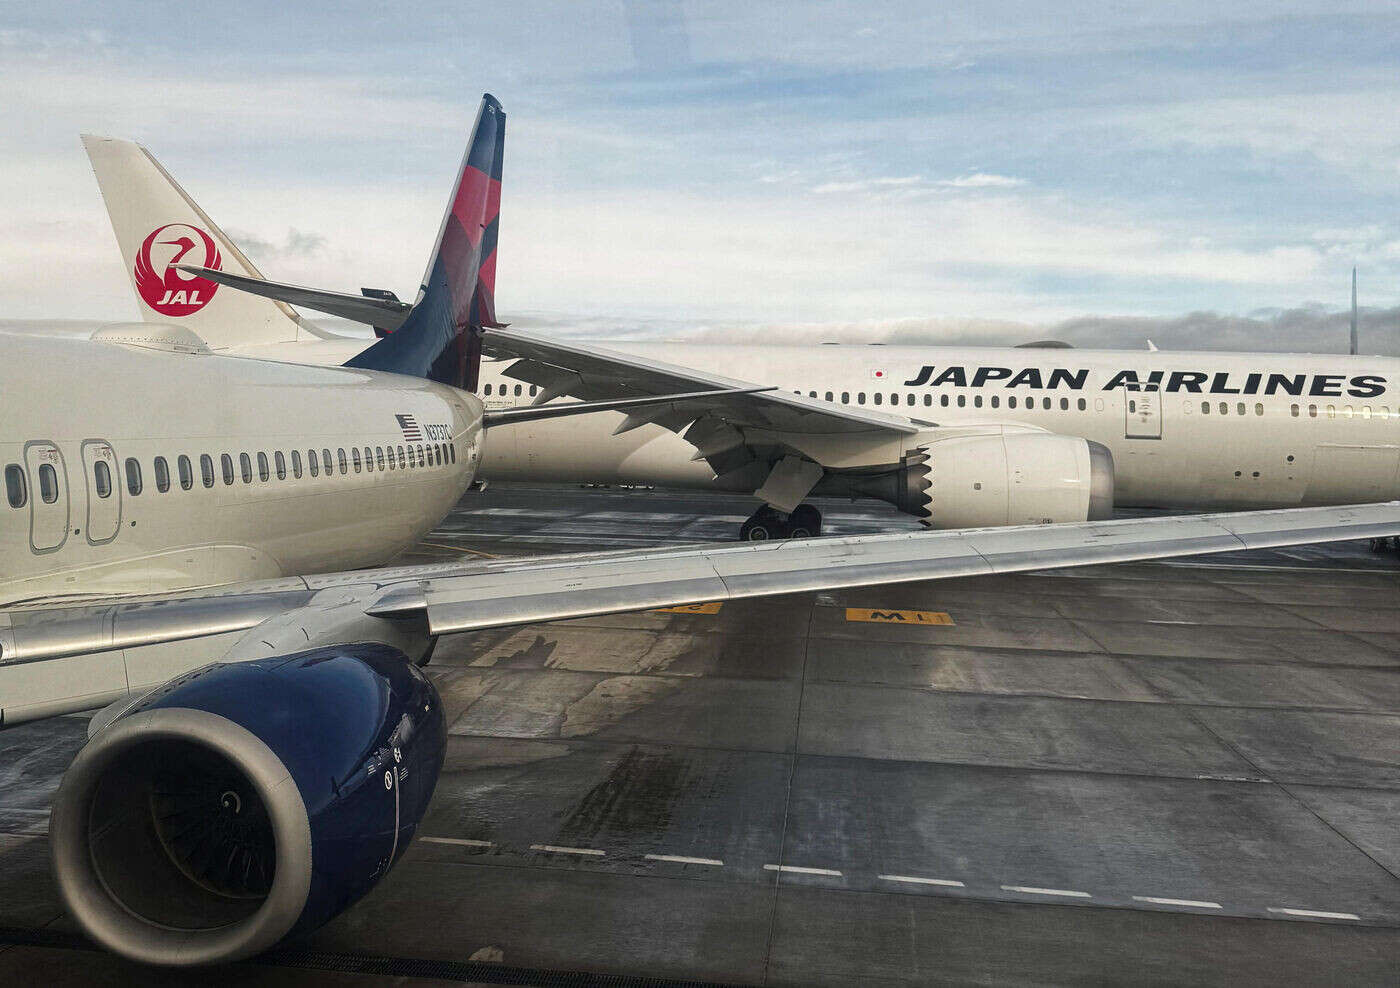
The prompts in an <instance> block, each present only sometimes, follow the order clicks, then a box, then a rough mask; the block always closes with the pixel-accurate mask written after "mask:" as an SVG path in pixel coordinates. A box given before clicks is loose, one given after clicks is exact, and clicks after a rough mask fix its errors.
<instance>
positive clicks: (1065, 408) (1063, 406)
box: [1060, 398, 1069, 412]
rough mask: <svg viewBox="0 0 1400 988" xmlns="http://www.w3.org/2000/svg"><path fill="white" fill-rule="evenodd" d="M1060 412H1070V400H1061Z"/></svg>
mask: <svg viewBox="0 0 1400 988" xmlns="http://www.w3.org/2000/svg"><path fill="white" fill-rule="evenodd" d="M1060 411H1062V412H1067V411H1069V399H1068V398H1061V399H1060Z"/></svg>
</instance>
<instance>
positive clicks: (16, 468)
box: [5, 463, 29, 508]
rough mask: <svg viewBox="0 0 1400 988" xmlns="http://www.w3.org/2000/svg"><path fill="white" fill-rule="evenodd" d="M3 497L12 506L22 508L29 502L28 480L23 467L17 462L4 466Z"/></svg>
mask: <svg viewBox="0 0 1400 988" xmlns="http://www.w3.org/2000/svg"><path fill="white" fill-rule="evenodd" d="M5 497H6V499H7V500H8V501H9V502H10V507H12V508H22V507H24V506H25V505H26V504H28V503H29V482H28V479H27V478H26V476H25V473H24V467H22V466H20V465H19V464H18V463H11V464H9V465H8V466H6V467H5Z"/></svg>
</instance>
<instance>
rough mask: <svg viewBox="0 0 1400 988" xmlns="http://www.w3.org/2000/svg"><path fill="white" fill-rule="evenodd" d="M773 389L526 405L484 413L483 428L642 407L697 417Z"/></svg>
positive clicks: (728, 390) (737, 389)
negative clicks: (719, 403)
mask: <svg viewBox="0 0 1400 988" xmlns="http://www.w3.org/2000/svg"><path fill="white" fill-rule="evenodd" d="M774 390H776V388H775V387H774V386H771V385H770V386H769V387H766V388H725V389H722V390H719V391H691V392H688V393H686V394H675V395H645V396H643V397H641V398H614V399H612V400H609V401H571V402H568V403H567V404H563V405H527V406H525V407H523V408H503V409H500V410H498V411H493V412H487V413H486V414H485V416H484V420H483V423H482V424H483V425H485V426H486V427H487V428H488V429H489V428H491V427H492V426H497V425H509V424H511V423H518V422H538V421H539V420H540V419H557V418H563V417H564V416H566V415H587V414H588V413H590V412H611V411H615V410H618V409H622V408H645V407H649V406H652V405H681V404H689V405H695V406H696V414H697V415H698V414H699V413H700V411H701V409H702V408H703V407H707V406H709V405H713V404H715V401H714V399H716V398H727V397H730V396H732V395H751V394H758V393H759V392H761V391H774Z"/></svg>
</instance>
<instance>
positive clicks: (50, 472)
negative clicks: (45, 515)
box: [39, 463, 112, 504]
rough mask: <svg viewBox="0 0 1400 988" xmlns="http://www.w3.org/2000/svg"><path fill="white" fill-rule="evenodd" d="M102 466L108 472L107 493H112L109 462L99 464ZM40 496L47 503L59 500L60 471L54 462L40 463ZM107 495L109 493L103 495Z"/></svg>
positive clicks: (105, 472) (104, 471)
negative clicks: (56, 468) (54, 466)
mask: <svg viewBox="0 0 1400 988" xmlns="http://www.w3.org/2000/svg"><path fill="white" fill-rule="evenodd" d="M97 465H98V466H100V467H101V468H102V472H103V473H104V474H107V494H110V493H112V477H111V475H110V474H109V473H108V471H107V464H105V463H99V464H97ZM39 496H40V497H41V498H43V500H44V503H45V504H53V503H54V502H55V501H57V500H58V471H57V470H55V469H54V468H53V464H52V463H41V464H39ZM102 496H103V497H106V496H107V495H106V494H104V495H102Z"/></svg>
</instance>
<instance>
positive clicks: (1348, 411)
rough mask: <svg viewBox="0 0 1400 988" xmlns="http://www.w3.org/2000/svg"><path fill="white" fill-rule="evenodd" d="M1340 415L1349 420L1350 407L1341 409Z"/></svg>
mask: <svg viewBox="0 0 1400 988" xmlns="http://www.w3.org/2000/svg"><path fill="white" fill-rule="evenodd" d="M1342 414H1343V415H1344V416H1346V417H1347V418H1351V406H1350V405H1348V406H1346V407H1345V408H1343V409H1342Z"/></svg>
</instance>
